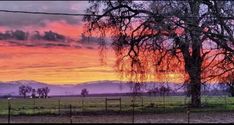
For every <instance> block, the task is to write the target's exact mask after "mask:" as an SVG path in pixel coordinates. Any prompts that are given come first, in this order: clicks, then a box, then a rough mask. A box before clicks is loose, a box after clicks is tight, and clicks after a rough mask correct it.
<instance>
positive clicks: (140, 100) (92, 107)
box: [0, 96, 234, 115]
mask: <svg viewBox="0 0 234 125" xmlns="http://www.w3.org/2000/svg"><path fill="white" fill-rule="evenodd" d="M106 98H121V111H120V105H119V101H108V106H107V108H108V110H107V111H106V106H105V99H106ZM82 100H83V105H82ZM189 101H190V99H189V98H186V97H184V96H165V97H162V96H154V97H149V96H143V97H137V98H136V101H135V102H134V109H133V103H132V97H130V96H123V97H85V98H82V97H61V98H59V97H51V98H47V99H22V98H16V99H11V100H10V101H9V102H8V100H7V99H0V115H7V114H8V104H10V105H11V112H10V113H11V115H44V114H51V115H53V114H54V115H58V114H70V113H72V114H81V113H82V114H105V113H106V114H107V113H123V114H131V113H132V111H133V110H134V112H135V113H136V114H137V113H166V112H167V113H169V112H170V113H172V112H186V111H187V106H188V104H189ZM202 105H203V107H202V108H199V109H190V110H191V111H192V112H208V111H212V112H214V111H232V110H234V98H233V97H221V96H203V97H202ZM70 106H72V107H71V109H70Z"/></svg>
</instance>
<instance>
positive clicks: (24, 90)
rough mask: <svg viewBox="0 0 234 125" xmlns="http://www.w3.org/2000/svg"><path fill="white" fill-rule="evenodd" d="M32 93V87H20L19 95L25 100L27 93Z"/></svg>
mask: <svg viewBox="0 0 234 125" xmlns="http://www.w3.org/2000/svg"><path fill="white" fill-rule="evenodd" d="M31 91H32V87H30V86H27V85H21V86H20V87H19V95H22V96H24V98H26V96H27V93H30V92H31Z"/></svg>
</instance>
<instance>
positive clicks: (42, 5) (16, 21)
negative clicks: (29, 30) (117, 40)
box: [0, 1, 88, 28]
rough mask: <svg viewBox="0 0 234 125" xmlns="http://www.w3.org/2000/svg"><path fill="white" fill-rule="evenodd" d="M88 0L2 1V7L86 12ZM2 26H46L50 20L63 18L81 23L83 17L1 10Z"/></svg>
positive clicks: (36, 10) (24, 9) (21, 9)
mask: <svg viewBox="0 0 234 125" xmlns="http://www.w3.org/2000/svg"><path fill="white" fill-rule="evenodd" d="M87 6H88V1H1V2H0V8H1V9H3V10H20V11H35V12H38V11H42V12H54V13H84V12H83V11H84V9H85V8H86V7H87ZM0 16H1V19H0V26H7V27H10V28H22V27H24V26H30V25H37V26H42V27H44V26H46V24H47V23H48V22H53V21H59V20H63V21H65V22H67V23H68V24H79V23H80V22H81V19H82V17H75V16H55V15H33V14H19V13H16V14H15V13H3V12H0Z"/></svg>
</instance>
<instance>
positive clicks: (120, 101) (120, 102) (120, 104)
mask: <svg viewBox="0 0 234 125" xmlns="http://www.w3.org/2000/svg"><path fill="white" fill-rule="evenodd" d="M119 106H120V107H119V108H120V111H122V99H121V98H120V100H119Z"/></svg>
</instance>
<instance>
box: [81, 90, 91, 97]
mask: <svg viewBox="0 0 234 125" xmlns="http://www.w3.org/2000/svg"><path fill="white" fill-rule="evenodd" d="M88 94H89V92H88V90H87V89H82V90H81V96H82V97H86V96H87V95H88Z"/></svg>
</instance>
